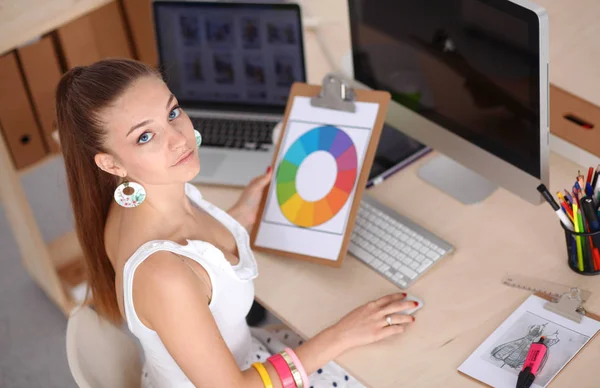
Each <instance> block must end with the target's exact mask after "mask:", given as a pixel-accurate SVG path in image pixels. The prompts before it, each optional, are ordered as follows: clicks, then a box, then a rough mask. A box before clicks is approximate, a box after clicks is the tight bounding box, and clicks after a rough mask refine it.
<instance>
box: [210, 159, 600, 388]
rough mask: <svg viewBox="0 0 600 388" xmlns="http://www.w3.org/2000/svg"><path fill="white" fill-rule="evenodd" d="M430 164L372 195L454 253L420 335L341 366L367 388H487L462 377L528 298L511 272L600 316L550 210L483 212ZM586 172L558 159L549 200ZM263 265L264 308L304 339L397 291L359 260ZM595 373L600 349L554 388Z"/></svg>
mask: <svg viewBox="0 0 600 388" xmlns="http://www.w3.org/2000/svg"><path fill="white" fill-rule="evenodd" d="M201 154H202V153H201ZM201 154H200V155H201ZM200 157H202V156H200ZM431 157H433V155H431V156H429V157H427V158H426V159H423V160H421V161H420V162H418V163H416V164H413V165H411V166H409V167H408V168H407V169H405V170H404V171H402V172H400V173H399V174H397V175H395V176H394V177H392V178H391V179H389V180H387V181H386V182H385V183H383V184H382V185H380V186H377V187H375V188H374V189H371V190H368V191H367V194H370V195H373V196H374V197H376V198H377V199H379V200H380V201H381V202H383V203H384V204H386V205H388V206H391V207H392V208H394V209H396V210H397V211H398V212H400V213H402V214H404V215H406V216H408V217H410V218H411V219H412V220H414V221H415V222H417V223H419V224H420V225H422V226H424V227H425V228H427V229H429V230H431V231H432V232H434V233H436V234H438V235H439V236H441V237H442V238H444V239H446V240H447V241H449V242H450V243H452V244H453V245H454V246H455V248H456V252H455V253H454V255H452V256H450V257H447V258H444V259H442V261H440V262H439V263H438V264H437V265H436V266H435V267H433V268H432V270H430V271H429V272H428V273H427V274H425V275H424V276H423V277H422V278H421V279H419V280H418V281H417V282H416V283H415V285H414V286H413V287H411V288H410V289H409V290H408V292H409V293H411V294H413V295H416V296H418V297H421V298H423V300H424V302H425V306H424V307H423V309H422V310H420V311H419V312H418V313H417V314H416V317H417V320H416V323H415V324H414V326H412V327H411V328H410V329H409V330H408V331H407V332H406V333H405V334H404V335H402V336H400V337H396V338H393V339H389V340H385V341H383V342H381V343H377V344H374V345H370V346H367V347H363V348H358V349H355V350H352V351H349V352H347V353H346V354H344V355H342V357H340V358H339V359H338V360H337V361H338V362H339V363H340V364H341V365H342V366H344V367H345V368H346V369H347V370H348V372H350V373H351V374H352V375H353V376H355V377H356V378H358V379H359V380H361V381H362V382H364V383H365V384H366V385H367V386H369V387H376V388H398V387H461V388H463V387H477V386H480V385H479V384H478V383H477V382H475V381H473V380H470V379H468V378H466V377H464V376H461V375H460V374H458V372H457V371H456V368H457V367H458V366H459V365H460V364H461V363H462V362H463V361H464V360H465V359H466V358H467V357H468V356H469V354H471V352H473V351H474V350H475V349H476V348H477V346H479V344H480V343H481V342H482V341H483V340H484V339H485V338H487V336H489V335H490V334H491V332H492V331H493V330H494V329H495V328H496V327H498V325H499V324H500V323H501V322H502V321H503V320H504V319H505V318H506V317H508V316H509V315H510V314H511V313H512V312H513V311H514V310H515V309H516V308H517V306H518V305H519V304H520V303H521V302H522V301H523V300H525V299H526V297H527V296H528V293H527V292H525V291H521V290H516V289H512V288H508V287H507V286H504V285H503V284H501V279H502V277H503V275H504V274H505V273H507V272H511V273H518V274H523V275H527V276H533V277H538V278H542V279H545V280H548V281H553V282H558V283H564V284H569V285H575V286H580V287H582V288H586V289H588V290H590V291H592V298H591V300H590V301H589V302H588V303H587V304H586V306H587V307H588V309H589V310H590V311H593V312H600V279H599V278H598V277H586V276H579V275H576V274H575V273H573V272H572V271H571V270H570V269H569V268H568V267H567V264H566V252H565V251H566V248H565V242H564V240H565V239H564V235H563V234H562V229H561V228H560V226H559V225H558V221H557V218H556V215H555V214H554V213H553V212H552V211H551V209H550V207H549V206H548V205H546V204H543V205H540V206H533V205H531V204H529V203H526V202H525V201H523V200H521V199H519V198H518V197H516V196H514V195H512V194H511V193H509V192H507V191H505V190H503V189H499V190H498V191H496V192H495V193H494V194H493V195H492V196H491V197H490V198H488V199H487V200H486V201H485V202H484V203H482V204H479V205H474V206H464V205H462V204H460V203H459V202H458V201H456V200H454V199H453V198H451V197H449V196H448V195H446V194H443V193H441V192H439V191H438V190H437V189H436V188H434V187H432V186H430V185H428V184H427V183H425V182H424V181H422V180H420V179H419V178H418V177H417V175H416V171H417V168H418V167H419V166H420V165H421V164H422V163H423V162H425V161H426V160H428V159H429V158H431ZM579 168H580V167H579V166H577V165H575V164H573V163H571V162H569V161H567V160H566V159H563V158H561V157H560V156H557V155H552V158H551V177H552V178H551V187H550V188H551V191H553V192H554V191H556V190H558V189H561V188H563V187H567V186H568V184H569V183H571V184H572V182H571V180H572V177H573V173H574V172H575V171H577V169H579ZM199 188H200V190H201V191H202V193H203V195H204V197H205V198H206V199H208V200H209V201H212V202H213V203H215V204H217V205H219V206H221V207H224V208H227V207H229V206H230V205H232V204H233V203H234V201H235V200H236V199H237V196H238V194H239V190H236V189H225V188H217V187H208V186H199ZM532 189H533V188H532ZM256 257H257V260H258V264H259V271H260V276H259V277H258V278H257V280H256V297H257V299H258V300H259V301H260V302H261V303H262V304H263V305H264V306H265V307H266V308H267V309H269V310H270V311H272V312H273V313H274V314H275V315H276V316H278V317H279V318H280V319H281V320H282V321H284V322H285V323H286V324H288V325H289V326H290V327H291V328H292V329H294V330H296V331H297V332H298V333H299V334H300V335H302V336H304V337H311V336H313V335H315V334H316V333H318V332H319V331H320V330H322V329H324V328H326V327H327V326H329V325H331V324H333V323H335V322H336V321H337V320H338V319H339V318H341V317H342V316H343V315H344V314H346V313H347V312H349V311H350V310H352V309H353V308H354V307H356V306H358V305H360V304H362V303H365V302H368V301H369V300H372V299H375V298H377V297H379V296H382V295H384V294H387V293H392V292H398V291H399V289H398V288H397V287H395V286H394V285H393V284H392V283H390V282H389V281H387V280H386V279H385V278H383V277H381V276H380V275H378V274H377V273H375V272H374V271H373V270H371V269H370V268H368V267H367V266H365V265H364V264H362V263H361V262H359V261H357V260H356V259H355V258H354V257H352V256H348V257H347V258H346V260H345V261H344V264H343V265H342V267H341V268H339V269H335V268H326V267H322V266H318V265H315V264H309V263H305V262H300V261H295V260H291V259H284V258H279V257H275V256H271V255H264V254H260V253H257V254H256ZM597 365H600V340H596V341H594V342H592V343H591V344H590V345H589V346H588V347H587V348H586V349H585V351H584V352H583V353H582V354H580V355H579V356H578V357H577V359H576V360H575V361H573V363H572V364H571V365H569V367H568V368H566V369H565V370H564V371H563V372H562V373H561V374H560V375H559V376H558V378H557V379H556V380H555V382H554V383H553V385H552V386H553V387H570V386H573V385H572V384H574V382H575V381H578V385H577V386H578V387H592V386H597V381H598V376H597V371H596V369H595V368H594V366H597Z"/></svg>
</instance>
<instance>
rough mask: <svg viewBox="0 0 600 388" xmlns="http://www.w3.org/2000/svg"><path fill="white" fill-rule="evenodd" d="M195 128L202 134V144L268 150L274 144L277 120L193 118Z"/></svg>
mask: <svg viewBox="0 0 600 388" xmlns="http://www.w3.org/2000/svg"><path fill="white" fill-rule="evenodd" d="M192 123H193V124H194V128H196V129H197V130H198V131H200V133H201V134H202V145H206V146H209V147H221V148H237V149H245V150H258V151H268V150H269V149H270V145H271V144H273V141H272V135H273V128H274V127H275V125H276V124H277V122H276V121H251V120H239V119H238V120H228V119H213V118H192Z"/></svg>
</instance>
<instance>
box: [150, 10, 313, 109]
mask: <svg viewBox="0 0 600 388" xmlns="http://www.w3.org/2000/svg"><path fill="white" fill-rule="evenodd" d="M154 18H155V26H156V37H157V45H158V52H159V58H160V67H161V70H162V71H163V74H164V76H165V79H166V81H167V84H168V86H169V88H170V89H171V91H172V92H173V94H175V96H177V98H178V99H179V101H180V103H182V104H188V105H189V104H192V105H196V106H199V107H205V108H218V107H227V108H229V109H231V108H232V105H234V106H237V107H239V108H242V107H246V108H253V109H257V108H258V109H259V110H260V108H261V107H264V108H267V110H268V111H273V109H275V110H274V111H278V110H279V111H281V112H283V108H284V107H285V104H286V102H287V98H288V94H289V91H290V86H291V85H292V83H293V82H296V81H300V82H304V81H305V79H306V76H305V68H304V50H303V43H302V25H301V19H300V8H299V7H298V6H297V5H295V4H277V5H274V4H230V3H207V2H171V1H164V2H161V1H158V2H154ZM269 108H270V109H269Z"/></svg>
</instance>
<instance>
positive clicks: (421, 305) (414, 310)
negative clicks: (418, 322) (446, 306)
mask: <svg viewBox="0 0 600 388" xmlns="http://www.w3.org/2000/svg"><path fill="white" fill-rule="evenodd" d="M404 300H411V301H413V302H418V303H419V305H418V306H417V307H415V308H411V309H407V310H403V311H399V312H398V313H397V314H402V315H413V314H414V313H416V312H417V311H419V310H420V309H421V308H422V307H423V301H422V300H421V299H419V298H417V297H416V296H413V295H407V296H406V298H404Z"/></svg>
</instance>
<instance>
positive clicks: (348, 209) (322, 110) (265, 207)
mask: <svg viewBox="0 0 600 388" xmlns="http://www.w3.org/2000/svg"><path fill="white" fill-rule="evenodd" d="M390 98H391V95H390V93H388V92H385V91H373V90H366V89H365V90H354V89H353V88H352V87H350V86H349V84H348V83H347V82H346V81H345V80H344V79H342V78H341V77H340V76H337V75H333V74H327V75H326V76H325V77H324V78H323V83H322V85H321V86H317V85H308V84H305V83H299V82H296V83H294V84H293V85H292V87H291V90H290V94H289V97H288V102H287V106H286V109H285V115H284V118H283V121H282V128H283V129H282V133H281V136H279V141H278V144H277V147H276V152H275V153H274V155H273V161H272V164H271V165H272V166H273V169H274V172H273V177H272V179H271V182H270V184H269V185H268V186H267V187H266V188H265V193H264V195H263V197H262V200H261V203H260V206H259V212H258V214H259V217H258V219H257V222H256V223H255V225H254V228H253V229H252V231H251V234H250V244H251V246H252V249H253V250H256V251H262V252H266V253H271V254H276V255H278V256H281V257H286V258H292V259H298V260H304V261H309V262H312V263H316V264H322V265H327V266H331V267H339V266H341V265H342V262H343V259H344V258H345V256H346V251H347V247H348V243H349V240H350V237H351V234H352V226H353V225H354V221H355V218H356V213H357V211H358V208H359V206H360V199H361V197H362V194H363V191H364V189H365V186H366V183H367V180H368V176H369V171H370V169H371V166H372V163H373V159H374V157H375V151H376V149H377V144H378V142H379V137H380V136H381V131H382V128H383V124H384V121H385V116H386V112H387V107H388V104H389V101H390ZM367 116H368V117H367ZM298 144H301V145H302V146H299V145H298ZM344 147H347V148H344ZM352 147H354V151H355V152H354V153H352ZM317 151H321V152H320V153H319V152H317ZM327 154H328V155H330V156H332V157H333V160H334V162H333V163H334V164H332V163H331V159H330V160H329V161H327V158H328V156H326V155H327ZM317 157H320V158H321V159H320V164H319V161H317V160H316V159H315V158H317ZM308 158H313V161H312V167H310V168H309V169H308V170H307V167H305V166H304V163H305V162H307V161H308ZM353 158H354V159H353ZM315 163H317V164H316V165H318V166H323V171H322V169H320V168H319V169H315V168H314V166H315ZM352 163H354V165H353V164H352ZM308 164H309V163H307V165H308ZM332 165H333V166H334V170H335V178H334V179H330V180H329V181H331V180H333V182H332V183H333V185H332V186H331V189H330V190H329V191H327V190H325V191H326V192H325V193H320V194H324V196H319V195H317V194H319V193H314V192H313V193H310V194H311V195H314V196H313V197H310V198H309V196H308V195H307V192H308V191H310V190H312V189H313V187H312V186H311V183H310V180H309V181H307V179H310V177H309V178H306V177H307V174H306V173H303V172H302V169H303V168H304V171H312V172H313V173H316V176H317V177H318V178H320V179H321V181H323V179H325V178H324V176H325V174H326V172H325V171H324V170H325V169H326V167H329V168H330V170H331V166H332ZM335 166H337V167H335ZM353 166H354V168H355V173H354V175H353V173H352V167H353ZM319 174H320V175H319ZM330 176H331V175H330ZM352 176H354V179H352V186H351V187H350V181H351V178H352ZM302 177H304V179H301V178H302ZM316 181H317V179H316V178H315V182H316ZM307 182H309V183H307ZM316 185H317V184H316V183H315V186H316ZM321 186H323V185H320V187H321ZM303 187H305V188H306V189H305V190H306V192H305V193H304V194H303V193H302V192H301V189H302V188H303ZM323 187H324V186H323ZM309 189H310V190H309ZM313 191H318V190H313ZM344 193H345V194H344ZM346 194H347V197H346V199H345V200H344V195H346ZM311 212H312V213H311ZM336 252H337V253H336Z"/></svg>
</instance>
